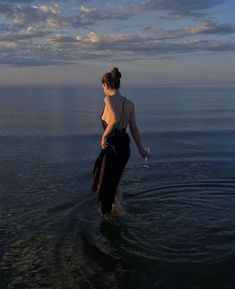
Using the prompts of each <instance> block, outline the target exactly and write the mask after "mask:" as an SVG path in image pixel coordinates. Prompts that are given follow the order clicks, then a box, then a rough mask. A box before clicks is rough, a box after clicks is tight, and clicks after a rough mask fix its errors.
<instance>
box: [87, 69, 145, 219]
mask: <svg viewBox="0 0 235 289" xmlns="http://www.w3.org/2000/svg"><path fill="white" fill-rule="evenodd" d="M121 76H122V75H121V73H120V71H119V70H118V68H117V67H114V68H113V69H112V70H111V71H110V72H108V73H105V74H104V75H103V76H102V78H101V81H102V85H103V91H104V95H105V97H104V102H105V107H104V111H103V113H102V115H101V122H102V125H103V128H104V132H103V135H102V139H101V148H102V150H101V152H100V155H99V157H98V158H97V160H96V162H95V166H94V170H93V174H94V182H93V186H92V189H93V191H95V192H96V199H97V201H98V202H99V201H101V212H102V214H103V215H104V214H106V213H110V212H115V211H116V212H117V213H119V214H124V212H125V211H124V210H123V208H122V205H121V203H122V198H123V196H122V192H121V188H120V179H121V176H122V173H123V170H124V168H125V166H126V163H127V161H128V159H129V157H130V147H129V143H130V138H129V136H128V134H127V132H126V128H127V126H128V124H129V127H130V132H131V134H132V136H133V138H134V140H135V143H136V145H137V148H138V150H139V153H140V155H141V156H142V157H149V153H148V152H147V151H146V150H145V149H144V147H143V145H142V142H141V138H140V134H139V130H138V127H137V124H136V120H135V107H134V103H133V102H131V101H130V100H129V99H127V98H126V97H123V96H122V95H121V94H120V92H119V87H120V79H121Z"/></svg>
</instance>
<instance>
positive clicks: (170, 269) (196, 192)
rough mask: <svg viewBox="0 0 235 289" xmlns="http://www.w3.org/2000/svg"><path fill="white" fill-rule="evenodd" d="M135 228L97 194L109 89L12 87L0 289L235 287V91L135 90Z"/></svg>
mask: <svg viewBox="0 0 235 289" xmlns="http://www.w3.org/2000/svg"><path fill="white" fill-rule="evenodd" d="M121 93H122V94H123V95H124V96H126V97H127V98H129V99H130V100H132V101H133V102H134V103H135V108H136V119H137V123H138V127H139V130H140V133H141V136H142V141H143V144H144V146H145V147H148V148H150V153H151V157H150V159H149V160H148V164H149V168H145V167H144V166H143V165H144V160H143V158H141V157H140V156H139V155H138V152H137V149H136V147H135V144H134V141H133V139H132V140H131V157H130V160H129V162H128V164H127V167H126V169H125V172H124V175H123V179H122V187H123V193H124V201H125V210H126V211H127V212H128V217H125V218H120V217H117V216H111V217H109V218H105V219H104V218H102V217H101V216H100V214H99V211H98V207H99V204H97V203H96V201H95V196H94V193H93V192H92V191H91V183H92V169H93V165H94V161H95V159H96V157H97V156H98V154H99V151H100V138H101V133H102V127H101V123H100V120H99V116H100V113H101V112H102V109H103V104H104V102H103V93H102V91H101V87H18V88H17V87H15V88H13V87H12V88H10V87H2V88H0V289H36V288H38V289H44V288H48V289H55V288H56V289H75V288H81V289H88V288H95V289H119V288H120V289H142V288H150V289H152V288H159V289H212V288H213V289H225V288H226V289H230V288H231V289H232V288H234V287H235V270H234V268H235V86H228V85H227V86H209V85H204V86H146V87H134V86H128V87H123V88H121Z"/></svg>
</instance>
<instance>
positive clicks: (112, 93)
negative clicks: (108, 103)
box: [109, 89, 120, 96]
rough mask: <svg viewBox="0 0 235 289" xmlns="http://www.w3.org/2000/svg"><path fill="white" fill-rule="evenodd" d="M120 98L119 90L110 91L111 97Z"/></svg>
mask: <svg viewBox="0 0 235 289" xmlns="http://www.w3.org/2000/svg"><path fill="white" fill-rule="evenodd" d="M116 95H117V96H120V93H119V90H118V89H112V90H111V89H110V91H109V96H116Z"/></svg>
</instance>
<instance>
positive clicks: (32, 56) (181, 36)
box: [0, 0, 235, 66]
mask: <svg viewBox="0 0 235 289" xmlns="http://www.w3.org/2000/svg"><path fill="white" fill-rule="evenodd" d="M98 2H99V1H92V0H90V1H81V2H79V6H75V2H74V1H70V0H68V1H63V0H58V1H40V2H39V1H34V0H21V1H15V0H12V1H6V0H3V1H1V2H0V15H1V17H2V18H1V19H3V20H4V21H1V22H0V32H1V34H0V64H11V65H16V66H38V65H51V64H61V63H71V64H73V63H76V62H77V61H80V60H85V59H97V60H135V59H145V58H156V59H157V58H161V57H172V56H173V57H176V56H177V55H179V54H182V53H199V52H200V53H208V52H228V51H233V52H234V50H235V44H234V42H235V39H234V33H235V26H234V24H233V23H224V22H217V21H213V20H211V17H210V18H209V17H207V15H208V13H209V10H210V9H211V8H213V7H215V6H217V5H220V4H221V3H222V2H223V1H222V0H213V1H212V0H203V1H195V0H191V1H188V0H149V1H145V2H143V1H133V2H129V4H125V5H123V6H118V7H117V4H116V2H114V1H109V2H107V5H106V6H105V5H103V6H102V5H97V3H98ZM100 3H102V2H100ZM159 13H160V14H159ZM162 13H163V14H164V13H165V17H168V18H174V19H178V21H179V25H176V26H175V24H172V26H170V25H169V23H171V22H170V21H171V20H168V22H167V26H166V27H168V28H167V29H166V28H165V27H164V25H162V26H161V25H158V26H157V25H152V26H150V27H147V28H146V29H144V24H143V23H142V22H141V21H142V20H143V18H141V17H152V18H154V17H157V16H159V15H161V17H162ZM137 16H138V17H137ZM158 18H159V17H158ZM186 18H187V19H190V20H191V21H193V22H195V24H192V25H190V26H186V25H185V24H184V23H186V22H184V20H183V19H186ZM132 20H133V21H135V22H133V23H138V25H136V28H135V29H133V28H132V30H131V31H130V29H129V30H128V29H127V30H126V31H124V32H113V31H114V28H113V27H117V26H118V25H123V24H125V23H131V21H132ZM117 24H118V25H117ZM115 25H116V26H115ZM132 27H134V24H133V25H132ZM140 27H142V28H140ZM104 31H105V32H104Z"/></svg>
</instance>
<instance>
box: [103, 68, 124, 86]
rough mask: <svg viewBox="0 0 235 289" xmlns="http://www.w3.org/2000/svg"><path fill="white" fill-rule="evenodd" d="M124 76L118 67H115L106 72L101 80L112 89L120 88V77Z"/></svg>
mask: <svg viewBox="0 0 235 289" xmlns="http://www.w3.org/2000/svg"><path fill="white" fill-rule="evenodd" d="M121 77H122V74H121V72H120V71H119V69H118V68H117V67H114V68H113V69H112V70H111V71H110V72H107V73H105V74H104V75H103V76H102V78H101V81H102V83H106V84H107V85H108V87H110V88H112V89H115V88H116V89H118V88H119V87H120V79H121Z"/></svg>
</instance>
